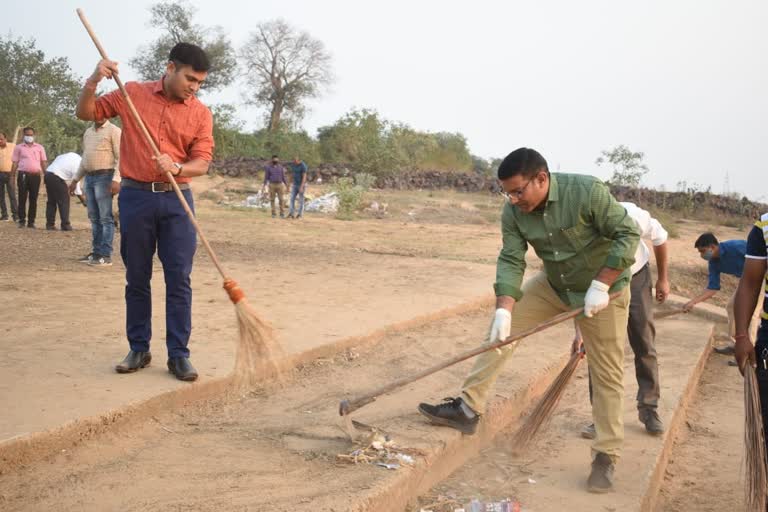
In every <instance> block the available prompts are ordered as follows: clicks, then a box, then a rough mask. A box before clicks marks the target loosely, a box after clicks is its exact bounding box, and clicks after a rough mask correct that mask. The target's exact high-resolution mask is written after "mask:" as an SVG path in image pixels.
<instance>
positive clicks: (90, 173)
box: [85, 169, 115, 176]
mask: <svg viewBox="0 0 768 512" xmlns="http://www.w3.org/2000/svg"><path fill="white" fill-rule="evenodd" d="M111 172H115V170H114V169H97V170H95V171H85V174H86V176H103V175H105V174H109V173H111Z"/></svg>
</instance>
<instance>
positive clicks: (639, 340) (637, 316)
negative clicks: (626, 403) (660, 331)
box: [587, 265, 661, 409]
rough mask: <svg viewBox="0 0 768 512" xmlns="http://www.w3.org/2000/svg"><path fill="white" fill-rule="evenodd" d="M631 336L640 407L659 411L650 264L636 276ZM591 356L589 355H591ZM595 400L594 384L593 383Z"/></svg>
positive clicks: (632, 290)
mask: <svg viewBox="0 0 768 512" xmlns="http://www.w3.org/2000/svg"><path fill="white" fill-rule="evenodd" d="M629 286H630V291H631V293H632V298H631V300H630V302H629V322H628V323H627V337H628V338H629V345H630V346H631V347H632V352H634V353H635V377H636V378H637V408H638V409H644V408H646V409H655V408H656V407H658V405H659V395H660V392H661V391H660V389H661V388H660V386H659V362H658V360H657V359H656V326H655V325H654V323H653V286H652V283H651V269H650V268H649V267H648V265H646V266H644V267H643V268H642V269H640V270H639V271H638V272H637V273H636V274H635V275H633V276H632V282H631V283H630V285H629ZM587 357H589V354H587ZM589 401H590V402H591V401H592V381H591V379H590V382H589Z"/></svg>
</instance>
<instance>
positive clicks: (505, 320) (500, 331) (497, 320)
mask: <svg viewBox="0 0 768 512" xmlns="http://www.w3.org/2000/svg"><path fill="white" fill-rule="evenodd" d="M511 330H512V313H510V312H509V311H508V310H506V309H504V308H499V309H497V310H496V315H495V316H494V317H493V324H491V334H490V335H489V336H488V343H496V342H497V341H504V340H505V339H507V338H509V333H510V331H511Z"/></svg>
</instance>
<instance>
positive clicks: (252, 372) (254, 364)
mask: <svg viewBox="0 0 768 512" xmlns="http://www.w3.org/2000/svg"><path fill="white" fill-rule="evenodd" d="M77 15H78V16H79V17H80V21H82V22H83V26H84V27H85V30H86V31H88V35H89V36H90V37H91V40H92V41H93V44H95V45H96V49H97V50H98V51H99V53H100V54H101V57H102V58H103V59H107V58H108V57H107V52H106V51H104V48H103V47H102V46H101V43H100V42H99V39H98V38H97V37H96V34H95V33H94V31H93V29H92V28H91V24H90V23H88V20H87V19H86V18H85V14H84V13H83V11H82V9H77ZM113 78H114V80H115V83H116V84H117V87H118V88H119V89H120V92H121V93H122V94H123V96H124V97H125V102H126V104H127V105H128V108H129V109H130V111H131V114H132V116H133V118H134V120H135V121H136V124H137V125H139V128H141V132H142V133H143V134H144V138H145V139H146V141H147V144H149V147H150V148H151V149H152V153H153V154H154V155H155V157H156V158H159V157H160V150H159V149H158V148H157V145H156V144H155V141H154V140H153V139H152V136H151V135H150V134H149V131H147V127H146V126H145V125H144V122H143V121H142V119H141V116H140V115H139V112H138V111H137V110H136V107H135V106H134V104H133V102H132V101H131V98H130V96H128V92H127V91H126V89H125V86H124V85H123V82H122V80H120V77H119V76H117V74H114V75H113ZM166 176H167V177H168V181H169V182H170V183H171V186H172V187H173V190H174V192H176V196H177V197H178V198H179V201H181V205H182V206H183V207H184V211H185V212H187V215H188V216H189V219H190V221H192V225H193V226H194V228H195V231H196V232H197V235H198V236H199V237H200V240H201V241H202V242H203V246H204V247H205V250H206V251H207V252H208V255H209V256H210V257H211V261H213V264H214V265H215V266H216V270H218V271H219V274H221V277H222V278H223V279H224V289H225V290H226V291H227V294H228V295H229V299H230V300H231V301H232V303H233V304H234V305H235V313H236V314H237V326H238V330H239V334H240V337H239V342H238V345H237V355H236V356H235V370H234V380H235V384H236V385H237V386H239V387H243V388H248V387H251V386H253V385H254V384H256V383H257V382H258V381H259V380H262V379H263V378H264V377H265V376H270V377H278V376H279V373H280V368H279V365H278V363H277V360H278V358H279V356H280V355H281V354H282V351H281V349H280V346H279V345H278V344H277V342H276V341H275V339H274V336H273V333H272V329H271V327H270V326H269V325H268V324H266V323H265V322H264V321H263V320H261V319H260V318H259V316H258V315H257V314H256V312H255V311H254V310H253V308H252V307H251V306H250V304H248V301H247V300H246V298H245V293H243V290H242V289H241V288H240V286H239V285H238V284H237V282H235V280H233V279H232V278H230V277H229V276H228V275H227V273H226V272H224V268H223V267H222V266H221V262H220V261H219V258H218V257H217V256H216V253H215V252H214V251H213V248H212V247H211V245H210V244H209V243H208V239H207V238H206V237H205V235H204V234H203V230H202V229H201V228H200V225H199V224H198V223H197V219H196V218H195V214H194V213H192V209H191V208H190V207H189V204H187V200H186V199H185V198H184V194H182V193H181V190H180V189H179V186H178V184H177V183H176V180H175V179H174V178H173V175H172V174H171V173H170V172H167V173H166Z"/></svg>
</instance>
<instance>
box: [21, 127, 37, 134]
mask: <svg viewBox="0 0 768 512" xmlns="http://www.w3.org/2000/svg"><path fill="white" fill-rule="evenodd" d="M29 130H31V131H32V133H37V132H35V129H34V128H32V127H31V126H25V127H24V129H23V130H21V133H24V132H26V131H29Z"/></svg>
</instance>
